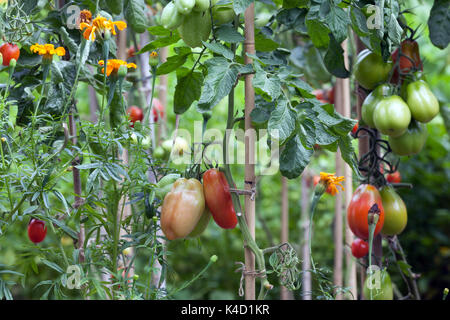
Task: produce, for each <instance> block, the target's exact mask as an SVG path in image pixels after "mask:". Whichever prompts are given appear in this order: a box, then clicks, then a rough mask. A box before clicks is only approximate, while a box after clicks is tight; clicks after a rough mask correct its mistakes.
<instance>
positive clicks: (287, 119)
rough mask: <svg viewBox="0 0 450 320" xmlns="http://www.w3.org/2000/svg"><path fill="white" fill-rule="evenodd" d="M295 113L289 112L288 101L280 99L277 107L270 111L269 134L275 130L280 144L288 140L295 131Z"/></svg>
mask: <svg viewBox="0 0 450 320" xmlns="http://www.w3.org/2000/svg"><path fill="white" fill-rule="evenodd" d="M296 116H297V115H296V113H295V112H294V111H293V110H291V108H290V107H289V105H288V101H287V100H285V99H281V100H279V101H278V102H277V107H276V108H275V110H273V111H272V113H271V115H270V119H269V123H268V129H269V132H270V131H271V130H274V129H277V130H278V134H279V139H280V142H281V144H283V143H284V142H285V141H286V139H288V138H289V137H290V136H291V135H292V133H293V132H294V130H295V119H296Z"/></svg>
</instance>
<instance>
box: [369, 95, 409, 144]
mask: <svg viewBox="0 0 450 320" xmlns="http://www.w3.org/2000/svg"><path fill="white" fill-rule="evenodd" d="M373 122H374V124H375V127H376V128H377V129H378V130H379V131H380V132H381V133H383V134H386V135H388V136H392V137H399V136H401V135H402V134H404V133H405V132H406V130H407V129H408V125H409V123H410V122H411V112H410V111H409V108H408V105H407V104H406V103H405V102H404V101H403V99H402V98H400V97H399V96H396V95H393V96H390V97H386V98H383V99H382V100H381V101H380V102H379V103H378V104H377V107H376V109H375V111H374V112H373Z"/></svg>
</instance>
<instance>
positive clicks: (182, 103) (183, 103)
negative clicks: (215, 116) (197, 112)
mask: <svg viewBox="0 0 450 320" xmlns="http://www.w3.org/2000/svg"><path fill="white" fill-rule="evenodd" d="M202 84H203V74H202V73H200V72H192V71H191V72H190V73H188V74H187V75H186V76H183V77H180V78H178V77H177V85H176V87H175V96H174V102H173V107H174V112H175V113H176V114H183V113H185V112H186V111H187V110H188V109H189V108H190V106H191V105H192V103H193V102H194V101H196V100H198V99H199V98H200V95H201V91H202Z"/></svg>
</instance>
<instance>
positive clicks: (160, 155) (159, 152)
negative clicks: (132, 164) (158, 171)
mask: <svg viewBox="0 0 450 320" xmlns="http://www.w3.org/2000/svg"><path fill="white" fill-rule="evenodd" d="M166 154H168V153H167V152H166V151H165V150H164V149H163V147H161V146H158V147H156V148H155V150H153V157H154V158H155V159H159V160H164V159H165V158H166Z"/></svg>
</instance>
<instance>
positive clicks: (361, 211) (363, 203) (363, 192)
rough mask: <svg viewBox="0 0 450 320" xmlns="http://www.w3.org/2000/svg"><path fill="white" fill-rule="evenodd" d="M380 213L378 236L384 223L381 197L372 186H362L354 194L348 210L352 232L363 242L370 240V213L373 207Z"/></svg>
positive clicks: (376, 232)
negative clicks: (376, 207) (375, 206)
mask: <svg viewBox="0 0 450 320" xmlns="http://www.w3.org/2000/svg"><path fill="white" fill-rule="evenodd" d="M375 204H376V205H377V206H378V209H379V211H380V214H379V218H378V222H377V224H376V227H375V232H374V235H377V234H378V233H379V232H380V231H381V228H382V227H383V223H384V209H383V203H382V199H381V195H380V193H379V192H378V190H377V188H375V187H374V186H373V185H370V184H362V185H360V186H359V187H358V188H357V189H356V190H355V192H354V193H353V196H352V200H351V201H350V204H349V206H348V208H347V221H348V225H349V227H350V229H351V230H352V232H353V233H354V234H355V235H356V236H357V237H358V238H361V239H363V240H366V239H368V238H369V223H368V220H367V218H368V213H369V210H370V209H371V208H372V206H373V205H375Z"/></svg>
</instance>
